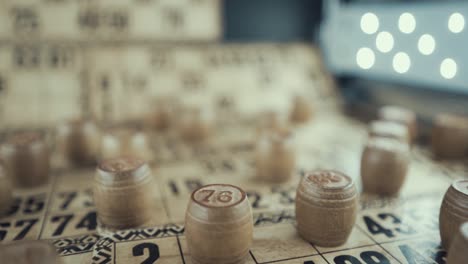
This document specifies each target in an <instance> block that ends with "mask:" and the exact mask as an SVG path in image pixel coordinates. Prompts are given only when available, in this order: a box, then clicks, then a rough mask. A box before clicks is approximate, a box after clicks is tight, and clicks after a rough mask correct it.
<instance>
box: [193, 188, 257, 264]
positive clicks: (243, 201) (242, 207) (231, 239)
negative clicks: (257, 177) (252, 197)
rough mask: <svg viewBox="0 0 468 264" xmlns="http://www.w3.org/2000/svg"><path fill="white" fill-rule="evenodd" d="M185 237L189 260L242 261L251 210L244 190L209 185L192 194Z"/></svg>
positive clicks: (248, 239) (249, 236) (250, 231)
mask: <svg viewBox="0 0 468 264" xmlns="http://www.w3.org/2000/svg"><path fill="white" fill-rule="evenodd" d="M185 236H186V238H187V245H188V248H189V251H190V254H191V256H192V260H193V263H219V264H223V263H226V264H227V263H244V261H245V259H246V257H247V256H248V254H249V248H250V245H251V244H252V237H253V222H252V211H251V208H250V204H249V201H248V199H247V195H246V193H245V192H244V191H243V190H241V189H240V188H239V187H236V186H233V185H229V184H211V185H206V186H203V187H201V188H199V189H197V190H195V191H194V192H193V193H192V196H191V198H190V201H189V204H188V208H187V211H186V215H185Z"/></svg>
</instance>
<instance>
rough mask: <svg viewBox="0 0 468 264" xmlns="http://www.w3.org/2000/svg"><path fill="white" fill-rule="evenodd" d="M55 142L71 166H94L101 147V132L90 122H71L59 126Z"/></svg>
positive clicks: (83, 120) (80, 120)
mask: <svg viewBox="0 0 468 264" xmlns="http://www.w3.org/2000/svg"><path fill="white" fill-rule="evenodd" d="M57 142H58V145H59V148H60V149H61V152H62V153H63V155H64V156H65V157H66V159H67V160H68V161H69V162H70V163H71V164H73V165H78V166H84V165H92V164H96V161H97V158H98V155H99V151H100V146H101V130H100V128H99V127H98V126H97V124H96V123H94V121H92V120H86V119H77V120H71V121H68V122H66V123H63V124H61V125H59V127H58V129H57Z"/></svg>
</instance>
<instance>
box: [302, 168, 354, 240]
mask: <svg viewBox="0 0 468 264" xmlns="http://www.w3.org/2000/svg"><path fill="white" fill-rule="evenodd" d="M357 206H358V194H357V190H356V187H355V185H354V183H353V180H352V179H351V178H350V177H348V176H346V175H344V174H343V173H340V172H336V171H325V170H323V171H314V172H310V173H308V174H306V175H305V176H304V178H303V179H302V180H301V182H300V183H299V186H298V188H297V192H296V221H297V230H298V232H299V235H300V236H301V237H302V238H303V239H305V240H307V241H308V242H310V243H313V244H315V245H317V246H322V247H334V246H339V245H342V244H344V243H345V242H346V240H347V239H348V237H349V235H350V234H351V231H352V229H353V226H354V223H355V221H356V213H357Z"/></svg>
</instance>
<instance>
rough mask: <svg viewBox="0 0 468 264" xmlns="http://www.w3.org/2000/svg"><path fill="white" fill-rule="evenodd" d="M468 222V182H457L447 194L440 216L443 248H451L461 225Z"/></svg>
mask: <svg viewBox="0 0 468 264" xmlns="http://www.w3.org/2000/svg"><path fill="white" fill-rule="evenodd" d="M466 221H468V180H456V181H454V182H453V183H452V185H451V186H450V187H449V188H448V190H447V192H446V193H445V196H444V200H443V201H442V206H441V207H440V214H439V225H440V227H439V229H440V238H441V240H442V246H443V247H444V248H445V249H449V248H450V244H451V243H452V241H453V238H454V237H455V235H456V234H457V233H458V230H459V228H460V225H461V224H462V223H463V222H466Z"/></svg>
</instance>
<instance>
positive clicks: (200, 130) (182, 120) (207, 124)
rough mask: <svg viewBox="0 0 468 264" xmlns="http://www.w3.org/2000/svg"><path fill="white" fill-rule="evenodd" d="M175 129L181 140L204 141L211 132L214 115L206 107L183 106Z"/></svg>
mask: <svg viewBox="0 0 468 264" xmlns="http://www.w3.org/2000/svg"><path fill="white" fill-rule="evenodd" d="M178 114H179V116H178V119H177V129H178V131H179V134H180V136H181V137H182V139H184V140H186V141H191V142H199V141H203V140H204V139H206V138H207V137H208V136H209V135H210V134H211V132H212V130H213V127H212V126H213V123H214V113H213V112H212V110H211V109H210V108H208V107H206V108H202V107H198V106H185V107H183V108H182V109H180V112H179V113H178Z"/></svg>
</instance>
